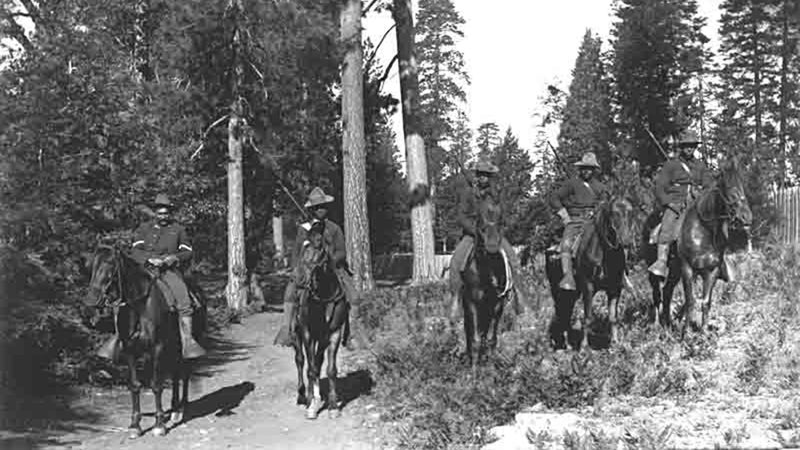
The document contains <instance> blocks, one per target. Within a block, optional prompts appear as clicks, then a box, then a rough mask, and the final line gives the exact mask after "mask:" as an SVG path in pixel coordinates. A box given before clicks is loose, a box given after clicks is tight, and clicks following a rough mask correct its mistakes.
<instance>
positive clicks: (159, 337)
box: [87, 245, 205, 438]
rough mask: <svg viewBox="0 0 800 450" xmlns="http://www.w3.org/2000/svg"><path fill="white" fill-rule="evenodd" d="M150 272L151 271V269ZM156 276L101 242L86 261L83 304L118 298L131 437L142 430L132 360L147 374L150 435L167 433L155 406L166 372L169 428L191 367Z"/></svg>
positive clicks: (178, 415) (178, 417) (198, 314)
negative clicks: (151, 400) (152, 411)
mask: <svg viewBox="0 0 800 450" xmlns="http://www.w3.org/2000/svg"><path fill="white" fill-rule="evenodd" d="M153 270H157V269H155V268H153ZM156 277H157V274H154V273H151V272H150V271H149V270H148V269H145V268H143V267H142V266H141V265H139V264H138V263H137V262H136V261H134V260H133V259H132V258H131V257H130V256H129V255H128V254H127V253H125V252H124V251H121V250H119V249H117V248H116V247H112V246H105V245H101V246H99V247H98V248H97V250H96V251H95V254H94V258H93V260H92V279H91V282H90V284H89V293H88V298H87V302H88V303H89V304H92V305H95V306H104V299H105V298H106V297H108V296H113V298H119V299H120V300H121V303H120V304H119V305H118V311H117V313H116V314H115V325H116V328H117V333H118V335H119V339H120V341H121V355H122V356H123V357H124V358H125V360H126V362H127V364H128V377H129V378H128V389H129V390H130V392H131V401H132V403H133V412H132V414H131V424H130V426H129V431H130V434H129V436H130V437H131V438H136V437H139V436H140V435H141V434H142V429H141V426H140V421H141V418H142V413H141V408H140V392H141V389H142V380H140V379H139V377H138V374H137V363H138V362H139V361H142V360H143V361H144V362H145V365H144V367H145V375H146V376H145V377H144V378H145V379H147V378H149V382H150V388H151V389H152V390H153V395H154V396H155V405H156V423H155V426H154V427H153V434H154V435H157V436H161V435H164V434H166V432H167V426H166V424H167V420H166V419H165V412H164V409H163V407H162V406H161V393H162V390H163V387H162V385H163V383H164V381H165V379H166V378H167V376H168V375H171V376H172V410H171V412H172V414H171V417H170V420H171V422H172V424H173V426H177V425H178V424H180V423H181V422H182V421H183V413H184V410H185V408H186V405H187V403H188V398H189V377H190V375H191V366H190V364H189V362H188V361H186V360H184V359H183V357H182V352H181V339H180V334H179V333H180V332H179V329H178V317H177V314H176V313H175V312H173V311H171V309H170V307H169V306H168V305H167V302H166V300H165V298H164V295H163V294H162V293H161V290H160V289H159V288H158V287H157V286H156V281H155V280H156ZM204 323H205V309H204V307H203V308H198V309H197V310H195V320H193V324H194V330H193V334H194V336H195V338H197V339H199V338H201V337H202V334H203V329H204Z"/></svg>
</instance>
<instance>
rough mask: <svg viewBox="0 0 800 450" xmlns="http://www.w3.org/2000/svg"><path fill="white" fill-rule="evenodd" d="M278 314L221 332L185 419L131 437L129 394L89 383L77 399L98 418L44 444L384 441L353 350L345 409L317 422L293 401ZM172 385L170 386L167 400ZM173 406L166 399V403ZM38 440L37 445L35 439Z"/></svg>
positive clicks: (148, 420) (147, 400)
mask: <svg viewBox="0 0 800 450" xmlns="http://www.w3.org/2000/svg"><path fill="white" fill-rule="evenodd" d="M279 320H280V313H278V312H268V313H260V314H256V315H253V316H250V317H247V318H245V319H244V320H243V323H241V324H236V325H233V326H232V327H231V328H230V329H229V330H227V331H226V332H225V334H224V336H222V337H220V338H218V339H217V340H216V341H215V342H214V345H213V351H212V352H211V353H210V355H209V357H208V358H206V364H204V365H203V366H202V367H198V369H197V370H196V375H195V376H194V377H193V380H192V386H191V391H190V400H191V401H192V403H191V404H190V406H189V410H188V412H187V416H188V417H189V420H188V422H186V423H184V424H182V425H180V426H178V427H175V428H174V429H171V430H170V431H169V433H168V434H167V435H166V436H165V437H156V436H153V435H152V434H150V433H147V434H145V435H144V436H142V437H140V438H138V439H136V440H130V439H128V438H127V432H126V430H125V428H126V427H127V426H128V421H129V417H130V400H129V395H128V393H127V391H126V390H125V389H119V388H114V389H92V390H89V391H87V393H86V395H84V396H83V398H82V399H80V400H79V402H80V403H81V407H82V408H84V409H88V410H94V412H95V413H96V417H102V419H100V420H99V421H98V422H97V423H93V424H91V425H89V424H86V425H85V426H76V427H74V428H73V431H71V432H68V433H66V434H62V435H59V436H56V437H53V438H51V439H49V440H48V441H47V444H45V445H42V446H41V447H40V448H64V447H65V446H66V447H68V448H78V449H87V450H106V449H108V448H122V449H131V450H139V449H141V450H151V449H162V448H163V449H171V450H177V449H292V448H296V449H326V450H328V449H371V448H382V447H384V444H383V443H381V441H379V440H378V434H379V433H378V432H377V430H376V428H375V426H376V425H377V424H376V422H377V418H376V417H375V414H374V413H371V412H370V410H371V409H372V406H371V405H370V404H369V397H368V393H369V389H370V385H371V381H370V379H369V376H368V375H367V373H366V372H365V371H358V370H353V368H355V367H356V365H355V364H356V363H355V361H354V359H355V354H354V353H352V352H349V351H348V350H346V349H343V350H341V351H340V352H339V362H340V364H339V374H340V375H339V376H340V379H341V378H344V380H341V381H340V383H341V385H342V386H343V388H340V391H341V392H342V393H341V394H340V397H342V399H343V400H344V401H345V405H344V408H343V410H342V416H341V417H340V418H338V419H331V418H329V417H328V415H327V414H326V413H325V412H324V411H323V413H322V414H320V417H319V418H318V419H317V420H315V421H310V420H307V419H305V417H304V413H305V410H304V409H303V408H301V407H299V406H296V405H295V386H296V382H297V380H296V369H295V366H294V356H293V352H292V351H291V350H289V349H286V348H278V347H275V346H273V345H271V344H272V338H273V336H274V335H275V333H276V331H277V328H278V324H279ZM170 395H171V393H170V391H168V390H167V391H165V393H164V398H165V400H166V401H167V402H168V399H169V398H170V397H169V396H170ZM166 404H167V405H168V403H166ZM142 410H143V412H144V413H146V414H148V415H147V416H145V417H144V418H143V422H142V427H143V428H144V429H145V430H147V429H149V428H150V427H152V424H153V420H154V419H153V417H152V413H153V411H154V403H153V396H152V395H151V394H150V392H146V393H145V394H144V395H143V396H142ZM37 447H38V446H37Z"/></svg>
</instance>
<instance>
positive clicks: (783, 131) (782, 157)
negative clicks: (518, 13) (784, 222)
mask: <svg viewBox="0 0 800 450" xmlns="http://www.w3.org/2000/svg"><path fill="white" fill-rule="evenodd" d="M782 12H783V24H782V25H783V29H782V33H781V41H782V42H781V92H780V106H779V108H780V111H779V114H780V129H779V133H780V135H779V145H778V164H779V166H780V167H778V187H783V185H784V183H785V182H786V136H787V134H788V133H789V130H787V126H788V124H787V116H788V115H789V114H790V111H789V86H788V84H789V60H790V59H791V56H792V50H793V49H792V48H790V45H789V44H790V35H789V5H788V0H787V1H784V2H783V11H782Z"/></svg>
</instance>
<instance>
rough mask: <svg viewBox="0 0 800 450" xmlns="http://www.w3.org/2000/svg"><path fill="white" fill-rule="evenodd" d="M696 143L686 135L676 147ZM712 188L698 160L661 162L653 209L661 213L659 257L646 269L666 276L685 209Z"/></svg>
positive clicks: (688, 158) (688, 134) (709, 176)
mask: <svg viewBox="0 0 800 450" xmlns="http://www.w3.org/2000/svg"><path fill="white" fill-rule="evenodd" d="M698 143H699V140H698V139H697V137H696V135H695V134H694V133H692V132H690V131H688V132H685V133H684V134H683V135H682V136H681V137H680V138H679V139H678V141H677V145H678V146H685V147H687V146H694V145H697V144H698ZM710 186H711V175H710V173H709V171H708V168H707V167H706V166H705V164H703V162H702V161H700V160H695V159H693V158H690V157H684V158H681V157H680V156H678V157H675V158H672V159H670V160H668V161H667V162H666V163H664V166H662V167H661V170H660V171H659V172H658V175H657V176H656V181H655V187H654V193H655V198H656V207H657V208H658V209H659V210H661V211H662V212H663V213H662V216H661V228H660V231H659V232H658V237H657V239H656V243H657V245H658V247H657V248H658V257H657V259H656V261H655V262H654V263H653V264H652V265H651V266H650V267H649V268H648V270H649V271H650V272H651V273H652V274H654V275H657V276H660V277H665V276H666V272H667V258H668V257H669V246H670V245H671V244H672V243H673V242H675V240H677V239H678V234H679V232H680V226H681V220H682V216H683V213H684V211H685V210H686V207H687V206H688V205H689V203H690V202H691V201H692V200H694V199H695V198H696V197H697V196H698V195H699V193H700V191H701V190H703V189H706V188H708V187H710Z"/></svg>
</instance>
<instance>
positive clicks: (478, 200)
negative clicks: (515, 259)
mask: <svg viewBox="0 0 800 450" xmlns="http://www.w3.org/2000/svg"><path fill="white" fill-rule="evenodd" d="M493 201H494V198H493V196H492V194H491V191H490V190H488V189H484V190H479V189H476V188H468V189H465V190H463V191H462V194H461V198H460V199H459V202H458V216H457V221H458V225H459V226H460V227H461V229H462V232H463V233H464V234H465V235H468V236H475V233H476V227H477V226H478V225H477V224H478V215H479V214H480V207H481V204H482V203H483V202H493Z"/></svg>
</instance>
